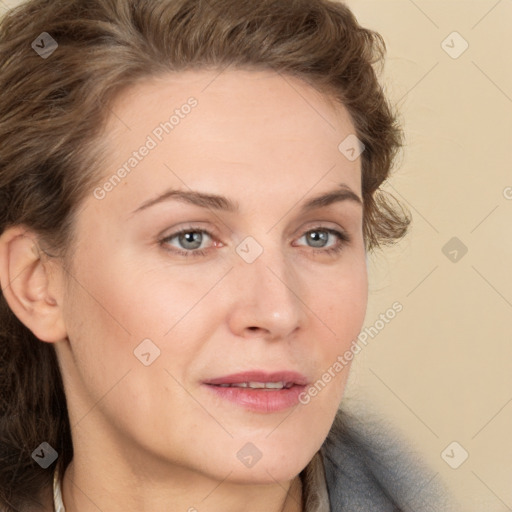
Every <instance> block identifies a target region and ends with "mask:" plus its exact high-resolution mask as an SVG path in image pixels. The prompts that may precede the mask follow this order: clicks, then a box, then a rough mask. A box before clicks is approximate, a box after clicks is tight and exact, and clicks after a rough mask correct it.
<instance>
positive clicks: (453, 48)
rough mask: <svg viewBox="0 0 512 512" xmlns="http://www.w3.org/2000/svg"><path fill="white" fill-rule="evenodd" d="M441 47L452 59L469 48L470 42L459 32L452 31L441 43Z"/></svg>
mask: <svg viewBox="0 0 512 512" xmlns="http://www.w3.org/2000/svg"><path fill="white" fill-rule="evenodd" d="M441 48H442V49H443V50H444V51H445V52H446V53H447V54H448V55H449V56H450V57H451V58H452V59H458V58H459V57H460V56H461V55H462V54H463V53H464V52H465V51H466V50H467V49H468V48H469V43H468V42H467V41H466V40H465V39H464V38H463V37H462V36H461V35H460V34H459V33H458V32H452V33H451V34H450V35H449V36H448V37H447V38H446V39H445V40H444V41H443V42H442V43H441Z"/></svg>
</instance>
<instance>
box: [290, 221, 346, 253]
mask: <svg viewBox="0 0 512 512" xmlns="http://www.w3.org/2000/svg"><path fill="white" fill-rule="evenodd" d="M302 238H305V239H306V241H307V243H309V242H311V244H312V245H310V247H312V248H313V249H322V250H321V251H319V252H323V253H327V254H331V253H337V252H339V251H341V250H342V249H343V248H344V246H345V245H346V244H348V243H349V242H350V241H351V238H350V236H349V235H348V234H347V233H345V232H344V231H338V230H336V229H331V228H323V227H317V228H314V229H310V230H308V231H306V233H304V235H302V237H301V238H299V240H301V239H302ZM330 238H331V239H332V238H334V244H331V245H330V246H329V245H328V242H329V239H330ZM325 247H327V248H325Z"/></svg>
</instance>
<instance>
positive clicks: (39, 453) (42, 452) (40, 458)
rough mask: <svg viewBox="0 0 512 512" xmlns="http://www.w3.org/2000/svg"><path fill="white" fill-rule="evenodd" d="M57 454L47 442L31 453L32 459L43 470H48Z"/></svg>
mask: <svg viewBox="0 0 512 512" xmlns="http://www.w3.org/2000/svg"><path fill="white" fill-rule="evenodd" d="M58 456H59V454H58V453H57V452H56V451H55V450H54V449H53V447H52V446H51V445H49V444H48V443H47V442H44V443H41V444H40V445H39V446H38V447H37V448H36V449H35V450H34V451H33V452H32V458H33V459H34V460H35V461H36V462H37V463H38V464H39V465H40V466H41V467H42V468H43V469H47V468H49V467H50V466H51V465H52V464H53V463H54V462H55V461H56V460H57V458H58Z"/></svg>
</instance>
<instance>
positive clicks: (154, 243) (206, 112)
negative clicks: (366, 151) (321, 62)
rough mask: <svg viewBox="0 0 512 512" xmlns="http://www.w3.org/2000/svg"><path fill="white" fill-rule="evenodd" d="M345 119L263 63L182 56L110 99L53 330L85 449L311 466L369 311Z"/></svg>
mask: <svg viewBox="0 0 512 512" xmlns="http://www.w3.org/2000/svg"><path fill="white" fill-rule="evenodd" d="M171 116H174V117H172V118H171ZM166 122H167V123H168V124H167V125H166V124H165V123H166ZM354 132H355V129H354V126H353V124H352V123H351V120H350V118H349V116H348V114H347V112H346V110H345V109H344V108H343V107H340V106H338V107H336V106H335V105H334V104H332V103H329V102H328V101H327V100H326V99H325V97H324V96H322V95H320V94H319V93H318V92H316V91H315V90H313V89H312V88H310V87H309V86H308V85H306V84H304V83H302V82H299V81H297V80H296V79H293V78H288V77H286V78H285V77H282V76H280V75H278V74H274V73H271V72H260V71H258V72H255V71H226V72H224V73H221V74H219V73H218V72H215V73H214V72H207V71H201V72H199V71H194V72H192V71H188V72H186V73H181V74H179V75H176V76H168V77H161V78H159V79H158V80H153V81H151V82H147V83H145V84H143V85H137V86H136V87H133V88H132V89H131V90H130V91H129V92H127V93H126V94H124V95H123V96H121V97H120V98H119V100H118V101H117V102H116V103H115V104H114V105H113V106H112V116H111V118H110V121H109V124H108V127H107V129H106V132H105V139H104V142H106V143H107V144H108V146H109V148H110V153H109V157H108V166H106V167H105V169H102V178H101V180H100V181H99V182H98V188H96V189H95V190H94V191H91V193H90V195H89V196H88V197H87V199H86V201H85V202H84V203H83V208H81V209H80V212H79V214H78V215H77V219H76V245H75V249H76V251H75V253H74V256H73V259H72V261H71V262H70V265H71V266H70V267H69V269H68V272H69V273H64V274H63V275H64V276H65V279H66V285H67V286H66V287H65V295H64V301H63V304H64V306H63V307H64V309H63V319H64V322H65V325H66V329H67V333H68V340H66V341H63V342H59V343H57V344H56V347H57V351H58V356H59V361H60V364H61V366H62V370H63V376H64V382H65V387H66V394H67V397H68V407H69V414H70V421H71V425H72V429H73V436H74V443H75V458H77V460H79V458H80V457H82V458H86V457H89V458H91V459H92V458H95V460H96V461H99V460H108V463H109V464H113V465H114V466H115V464H116V463H121V461H122V463H123V464H125V465H128V466H130V467H132V468H133V471H134V472H137V471H143V470H146V469H147V470H149V468H151V471H152V472H153V474H154V475H162V476H163V475H164V474H165V475H166V476H168V475H169V472H170V471H175V472H176V469H177V468H178V469H179V470H180V471H181V470H187V471H190V470H191V471H192V473H190V474H194V473H195V474H197V473H198V472H199V473H201V474H203V475H207V476H210V477H214V478H216V479H224V478H226V477H228V480H231V481H233V482H236V481H238V482H261V483H265V482H266V483H271V482H274V481H275V480H277V481H285V480H289V479H291V478H293V476H295V475H296V474H298V472H299V471H300V470H301V469H302V468H303V467H305V466H306V464H307V463H308V462H309V460H310V459H311V458H312V456H313V455H314V453H315V452H316V451H317V450H318V449H319V447H320V446H321V444H322V442H323V441H324V439H325V437H326V436H327V434H328V431H329V428H330V427H331V424H332V421H333V419H334V415H335V413H336V410H337V408H338V406H339V404H340V401H341V398H342V394H343V390H344V387H345V383H346V380H347V375H348V367H345V368H344V369H343V370H342V371H339V370H338V371H333V367H334V365H335V363H336V361H337V358H338V356H342V355H343V354H344V352H345V351H346V350H347V349H348V348H349V347H350V344H351V342H352V341H353V340H354V339H355V338H356V337H357V335H358V333H359V331H360V328H361V326H362V323H363V320H364V315H365V310H366V302H367V269H366V261H365V249H364V243H363V235H362V214H363V208H362V204H361V203H360V202H359V201H358V200H357V198H361V197H362V196H361V167H360V164H361V162H360V159H359V158H356V159H354V158H350V159H349V158H347V157H346V156H345V155H344V154H343V153H342V152H341V151H340V149H339V148H338V146H339V145H340V143H341V142H342V141H344V140H345V139H346V138H347V137H348V136H349V135H352V134H354ZM349 140H350V139H349ZM144 147H145V148H146V149H142V148H144ZM123 166H124V167H123ZM122 169H124V171H123V170H122ZM332 194H336V197H337V199H336V200H333V201H328V200H325V201H317V202H316V203H314V204H312V205H310V206H309V207H307V205H308V203H310V202H311V201H312V199H314V198H317V197H319V196H323V195H325V196H327V197H329V196H331V195H332ZM179 232H182V234H181V235H180V234H178V233H179ZM337 233H341V234H340V235H339V234H337ZM345 239H347V240H349V241H346V240H345ZM329 371H330V375H331V379H328V378H325V374H326V373H329ZM250 372H263V373H264V374H262V375H259V374H258V373H252V374H250ZM275 372H277V373H278V375H265V374H271V373H275ZM281 372H293V373H288V374H282V375H279V373H281ZM234 374H239V375H238V379H237V378H233V377H230V376H232V375H234ZM240 374H242V375H241V376H240ZM244 374H245V375H244ZM296 374H297V375H296ZM333 375H334V377H333ZM322 376H324V380H323V385H322V386H318V389H320V391H317V393H316V394H315V393H313V394H315V396H312V395H311V394H309V393H308V388H309V386H308V384H309V385H314V383H315V382H316V381H318V380H319V379H320V380H322ZM223 378H224V379H223ZM216 379H217V380H216ZM218 379H221V381H222V382H223V383H224V384H228V383H229V382H232V383H234V382H238V384H239V386H238V387H231V386H227V385H225V386H219V385H213V384H212V381H214V380H215V382H216V383H217V384H219V383H220V382H221V381H219V380H218ZM328 380H330V382H327V381H328ZM280 381H282V382H283V383H285V384H287V385H290V383H294V386H293V387H292V388H290V389H271V390H268V389H251V388H248V387H245V388H244V387H240V385H241V386H243V382H256V383H258V382H275V383H276V384H275V385H274V387H276V388H279V387H280V384H279V382H280ZM207 382H210V384H207ZM299 384H300V386H299ZM253 386H254V384H253ZM300 393H302V395H300V396H299V394H300ZM306 396H307V397H308V399H307V400H306V399H305V398H304V397H306ZM299 398H301V399H300V400H299Z"/></svg>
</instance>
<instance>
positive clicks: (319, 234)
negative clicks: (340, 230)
mask: <svg viewBox="0 0 512 512" xmlns="http://www.w3.org/2000/svg"><path fill="white" fill-rule="evenodd" d="M310 235H311V238H312V239H313V242H314V243H315V244H317V243H318V241H319V242H320V244H317V245H315V247H322V242H326V238H327V236H328V234H327V233H326V232H324V231H311V233H310Z"/></svg>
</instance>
